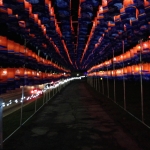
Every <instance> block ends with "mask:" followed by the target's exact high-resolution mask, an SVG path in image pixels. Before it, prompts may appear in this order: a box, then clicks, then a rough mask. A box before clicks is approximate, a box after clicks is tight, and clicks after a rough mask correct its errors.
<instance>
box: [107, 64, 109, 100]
mask: <svg viewBox="0 0 150 150" xmlns="http://www.w3.org/2000/svg"><path fill="white" fill-rule="evenodd" d="M107 73H108V66H107ZM107 97H108V98H109V80H108V74H107Z"/></svg>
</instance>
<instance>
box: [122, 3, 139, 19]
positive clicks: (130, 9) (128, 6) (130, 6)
mask: <svg viewBox="0 0 150 150" xmlns="http://www.w3.org/2000/svg"><path fill="white" fill-rule="evenodd" d="M123 5H124V7H125V12H126V13H127V14H128V18H129V19H130V20H135V19H136V17H137V16H136V15H137V10H136V6H135V4H134V0H124V2H123Z"/></svg>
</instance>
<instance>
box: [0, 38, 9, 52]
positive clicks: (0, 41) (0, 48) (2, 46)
mask: <svg viewBox="0 0 150 150" xmlns="http://www.w3.org/2000/svg"><path fill="white" fill-rule="evenodd" d="M7 52H8V51H7V37H4V36H0V53H7Z"/></svg>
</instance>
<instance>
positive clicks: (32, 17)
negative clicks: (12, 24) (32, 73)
mask: <svg viewBox="0 0 150 150" xmlns="http://www.w3.org/2000/svg"><path fill="white" fill-rule="evenodd" d="M16 2H17V3H18V4H21V5H24V9H25V11H26V12H28V15H29V20H32V22H33V23H35V24H36V26H38V28H39V29H41V30H42V32H43V35H44V36H45V37H46V38H47V39H48V40H49V42H50V43H51V44H52V45H53V48H54V49H55V51H56V53H58V54H59V56H60V57H61V59H64V57H63V56H62V55H61V54H62V53H64V52H65V53H66V54H67V55H66V56H67V57H68V59H69V61H70V62H71V59H70V56H69V53H68V50H66V49H65V46H64V44H65V43H63V42H62V45H61V46H59V45H58V48H57V47H56V46H55V44H53V43H52V40H53V41H56V37H57V36H58V35H59V37H62V36H61V35H60V30H59V27H58V25H57V21H56V19H55V14H54V9H53V7H52V6H51V1H49V0H46V1H45V8H46V10H47V11H48V13H49V18H47V20H49V23H50V24H52V22H54V25H55V30H56V33H57V34H56V35H57V36H55V39H53V36H51V35H48V34H47V32H46V28H48V27H46V26H45V25H44V24H42V22H43V23H44V20H40V19H39V17H38V14H34V13H32V4H31V3H29V2H28V1H26V0H18V1H16ZM0 6H1V7H2V8H5V9H6V12H5V13H8V15H12V14H13V8H12V9H11V8H8V9H7V8H6V6H7V5H6V6H5V5H4V4H3V1H1V4H0ZM8 6H9V5H8ZM11 6H12V5H10V7H11ZM8 10H9V12H8ZM0 12H2V13H4V12H3V11H1V9H0ZM18 13H19V12H18ZM19 15H20V16H21V15H22V14H17V15H15V16H16V18H18V16H19ZM18 23H19V26H20V27H23V28H24V32H30V30H31V29H29V28H28V30H27V29H26V22H25V21H24V20H21V21H18ZM48 30H50V29H48ZM51 30H54V29H51ZM34 32H35V33H36V34H37V30H35V31H34ZM43 35H42V36H43ZM29 36H30V37H32V38H36V36H35V34H34V33H33V32H32V33H29ZM42 36H38V38H42ZM50 37H51V38H50ZM41 41H42V40H41ZM57 41H59V42H61V41H60V38H59V39H57ZM55 43H56V42H55ZM38 44H39V43H38ZM41 45H42V46H43V47H44V48H45V47H46V48H47V45H46V44H44V43H41ZM62 47H63V48H62ZM61 49H63V50H61ZM60 50H61V52H60ZM65 59H66V58H65Z"/></svg>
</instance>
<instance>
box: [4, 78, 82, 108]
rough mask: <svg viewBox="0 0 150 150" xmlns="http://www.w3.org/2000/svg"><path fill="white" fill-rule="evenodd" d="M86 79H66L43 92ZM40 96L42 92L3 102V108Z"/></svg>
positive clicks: (54, 83)
mask: <svg viewBox="0 0 150 150" xmlns="http://www.w3.org/2000/svg"><path fill="white" fill-rule="evenodd" d="M84 77H85V76H80V77H72V78H69V79H65V80H60V81H56V82H51V83H50V85H52V86H45V88H44V89H43V90H42V92H46V91H47V90H48V89H55V88H57V87H59V86H60V85H63V84H65V83H67V82H69V81H73V80H78V79H81V78H84ZM47 84H48V83H47ZM47 84H46V85H47ZM40 95H41V92H37V93H34V94H32V95H31V96H27V97H25V96H24V97H21V98H19V99H15V100H9V101H8V102H3V103H2V106H3V108H4V107H8V106H10V105H12V104H18V103H22V102H25V101H29V100H32V99H35V98H37V97H38V96H40Z"/></svg>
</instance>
